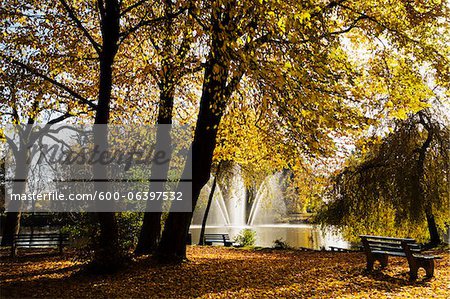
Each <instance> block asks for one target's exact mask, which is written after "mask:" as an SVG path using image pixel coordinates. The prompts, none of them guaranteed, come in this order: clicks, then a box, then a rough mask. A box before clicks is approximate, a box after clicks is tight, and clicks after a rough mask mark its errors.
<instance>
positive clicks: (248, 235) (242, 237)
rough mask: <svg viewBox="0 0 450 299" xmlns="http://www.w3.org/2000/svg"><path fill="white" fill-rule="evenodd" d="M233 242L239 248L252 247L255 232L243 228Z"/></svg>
mask: <svg viewBox="0 0 450 299" xmlns="http://www.w3.org/2000/svg"><path fill="white" fill-rule="evenodd" d="M234 241H235V242H236V243H239V245H241V246H253V245H255V242H256V232H255V231H254V230H251V229H249V228H244V229H243V230H241V231H240V232H239V235H237V236H236V238H235V239H234Z"/></svg>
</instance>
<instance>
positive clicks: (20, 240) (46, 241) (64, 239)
mask: <svg viewBox="0 0 450 299" xmlns="http://www.w3.org/2000/svg"><path fill="white" fill-rule="evenodd" d="M68 241H69V236H68V235H67V234H59V233H49V234H17V235H15V236H14V245H15V246H54V245H60V244H61V245H66V244H67V243H68Z"/></svg>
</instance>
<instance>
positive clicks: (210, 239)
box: [205, 234, 233, 247]
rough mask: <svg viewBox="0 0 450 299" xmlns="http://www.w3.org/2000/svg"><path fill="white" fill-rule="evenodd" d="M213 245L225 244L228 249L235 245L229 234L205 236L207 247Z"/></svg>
mask: <svg viewBox="0 0 450 299" xmlns="http://www.w3.org/2000/svg"><path fill="white" fill-rule="evenodd" d="M213 243H223V245H224V246H226V247H229V246H231V245H233V242H232V241H231V240H230V236H229V235H228V234H205V245H213Z"/></svg>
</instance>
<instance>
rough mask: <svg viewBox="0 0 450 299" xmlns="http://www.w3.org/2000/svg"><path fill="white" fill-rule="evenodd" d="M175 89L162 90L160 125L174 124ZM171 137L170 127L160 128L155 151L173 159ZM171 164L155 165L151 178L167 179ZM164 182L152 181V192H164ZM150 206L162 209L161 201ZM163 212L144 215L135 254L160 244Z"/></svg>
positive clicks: (153, 248) (147, 252) (143, 252)
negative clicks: (156, 175)
mask: <svg viewBox="0 0 450 299" xmlns="http://www.w3.org/2000/svg"><path fill="white" fill-rule="evenodd" d="M173 95H174V91H173V88H170V89H169V90H162V91H161V93H160V100H159V112H158V124H167V125H170V124H172V114H173V98H174V96H173ZM170 140H171V136H170V127H168V126H164V127H162V126H158V129H157V136H156V148H155V150H158V149H162V150H164V151H165V152H166V153H167V154H168V156H167V158H168V159H169V160H170V158H171V150H170V149H171V141H170ZM169 166H170V165H169V163H164V164H162V165H158V164H156V163H154V164H153V165H152V169H151V177H152V179H153V178H155V175H154V173H156V172H157V173H158V177H161V178H162V177H167V174H168V172H169ZM164 185H165V184H164V182H156V181H152V182H151V183H150V190H154V191H163V190H164ZM147 204H148V205H150V204H151V205H153V209H156V205H159V208H161V205H162V202H161V201H154V202H153V201H152V202H147ZM161 215H162V213H161V212H146V213H145V214H144V219H143V222H142V227H141V231H140V234H139V240H138V244H137V246H136V249H135V251H134V253H135V254H149V253H152V252H153V251H154V250H155V249H156V247H157V245H158V242H159V239H160V237H161Z"/></svg>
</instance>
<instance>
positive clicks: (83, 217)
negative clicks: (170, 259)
mask: <svg viewBox="0 0 450 299" xmlns="http://www.w3.org/2000/svg"><path fill="white" fill-rule="evenodd" d="M116 215H117V217H116V218H117V226H118V230H119V245H120V247H121V248H122V249H123V250H125V251H127V250H131V249H133V248H134V246H135V245H136V243H137V238H138V236H139V229H140V227H141V223H142V213H134V212H123V213H117V214H116ZM75 217H76V219H75V221H73V222H72V224H67V225H65V226H64V227H63V228H62V231H63V232H64V233H68V234H69V235H70V238H71V240H72V241H73V242H72V244H73V246H74V247H75V248H77V249H80V250H84V251H90V250H93V249H94V248H95V247H96V246H97V245H98V244H97V240H98V237H99V225H98V222H97V221H96V220H95V215H94V214H92V213H80V214H77V215H76V216H75Z"/></svg>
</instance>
